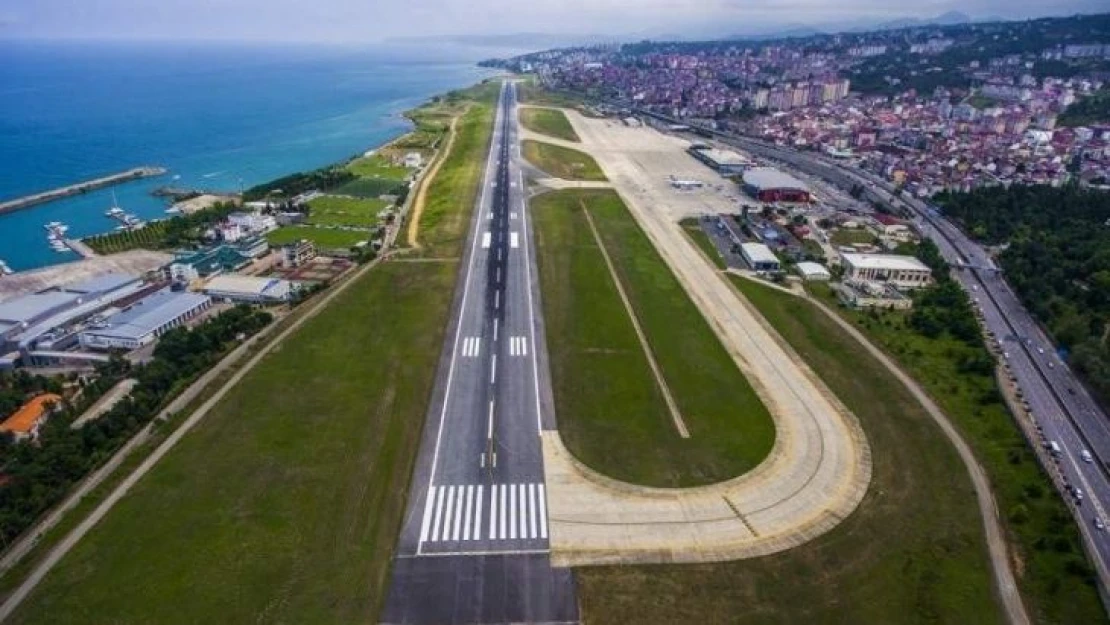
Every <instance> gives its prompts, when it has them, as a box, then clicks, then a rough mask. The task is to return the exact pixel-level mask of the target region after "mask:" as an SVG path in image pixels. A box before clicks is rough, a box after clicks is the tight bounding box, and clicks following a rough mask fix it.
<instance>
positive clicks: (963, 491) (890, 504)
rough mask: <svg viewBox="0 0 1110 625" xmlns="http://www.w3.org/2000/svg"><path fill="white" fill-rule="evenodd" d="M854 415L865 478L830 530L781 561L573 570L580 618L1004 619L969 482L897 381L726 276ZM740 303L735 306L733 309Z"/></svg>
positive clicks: (823, 326) (792, 305)
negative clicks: (858, 498) (866, 455)
mask: <svg viewBox="0 0 1110 625" xmlns="http://www.w3.org/2000/svg"><path fill="white" fill-rule="evenodd" d="M737 284H738V285H739V286H740V287H741V289H742V290H743V291H744V293H745V294H746V295H747V296H748V298H749V299H750V301H751V302H752V303H753V304H754V305H755V306H756V307H757V308H758V309H759V310H760V312H762V313H763V314H764V316H765V317H767V318H768V320H769V321H770V322H771V324H772V325H773V326H774V327H775V329H776V330H778V332H779V333H780V334H781V335H782V336H783V337H784V338H785V339H786V341H787V342H788V343H789V344H790V345H791V346H792V347H793V348H794V349H795V351H797V352H798V353H799V354H800V355H801V357H802V358H803V359H805V361H806V362H808V363H809V365H810V366H811V367H812V368H813V370H814V371H815V372H817V374H818V375H820V376H821V378H822V379H823V380H824V381H825V382H826V383H827V384H828V385H829V387H830V388H831V389H832V390H833V391H834V392H835V393H836V394H837V396H838V397H839V398H840V399H841V400H842V401H843V402H844V403H845V404H846V405H847V406H848V407H849V408H850V409H851V410H852V411H853V412H854V413H855V414H856V416H857V417H858V418H859V419H860V422H861V424H862V426H863V428H864V430H865V431H866V433H867V438H868V442H869V443H870V445H871V453H872V462H873V475H872V481H871V486H870V489H869V490H868V492H867V495H866V496H865V497H864V500H863V501H862V502H861V504H860V506H859V508H858V509H857V510H856V511H855V512H854V513H853V514H852V515H851V516H849V517H848V518H847V519H845V520H844V521H843V522H842V523H841V524H840V525H839V526H837V527H836V529H834V530H833V531H831V532H829V533H828V534H825V535H823V536H820V537H818V538H816V539H815V540H813V541H812V542H810V543H807V544H805V545H803V546H801V547H798V548H795V549H791V550H789V551H786V552H784V553H780V554H776V555H771V556H767V557H763V558H757V559H753V560H743V561H738V562H729V563H721V564H707V565H689V566H677V565H658V566H638V567H598V568H583V569H578V587H579V593H580V601H581V604H582V606H583V617H584V619H585V621H586V622H595V623H625V622H642V621H643V620H644V615H651V616H650V619H649V620H650V622H651V623H653V624H656V625H669V624H680V623H742V624H748V623H761V624H762V623H767V624H775V623H814V624H829V625H843V624H845V623H851V624H853V625H864V624H874V625H887V624H890V623H899V624H929V623H960V624H972V623H1001V622H1002V615H1001V612H1000V610H999V609H998V607H997V605H996V603H995V600H994V596H993V594H992V589H991V580H990V576H989V564H988V560H987V553H986V546H985V544H984V540H983V534H982V524H981V521H980V519H979V517H978V514H977V508H976V506H975V499H974V493H973V490H972V487H971V482H970V480H969V479H968V477H967V475H966V473H965V472H964V468H963V466H962V464H961V463H960V461H959V458H958V457H957V455H956V452H955V451H954V450H953V449H952V448H951V446H950V445H949V444H948V441H947V440H946V439H945V438H944V436H943V435H942V434H941V432H940V430H939V429H938V428H937V427H936V425H935V424H934V423H933V422H932V420H931V419H930V418H929V417H928V415H927V414H926V413H925V412H924V411H923V409H922V408H921V407H920V406H919V405H918V404H917V403H916V402H915V401H914V400H913V398H912V397H911V396H910V395H909V393H908V392H907V391H906V390H905V389H904V387H902V385H901V384H900V383H899V382H898V381H897V380H895V379H894V378H893V377H892V376H891V375H890V374H889V373H888V372H887V371H886V370H885V369H884V368H883V367H882V365H881V364H879V363H878V361H876V360H874V359H873V358H871V357H870V356H869V355H868V354H867V353H866V352H864V351H863V349H862V348H861V347H860V346H859V345H858V344H857V343H855V342H854V341H853V340H852V339H851V338H850V337H848V336H847V335H845V334H844V333H843V331H841V330H840V329H839V328H838V327H837V326H836V325H835V324H834V322H833V321H832V320H830V319H828V318H827V317H825V316H824V315H823V314H822V313H821V312H820V311H818V310H816V309H815V308H814V307H813V306H812V305H811V304H809V303H807V302H805V301H803V300H800V299H799V298H797V297H795V296H792V295H789V294H786V293H782V292H780V291H777V290H775V289H772V288H769V287H765V286H761V285H757V284H754V283H751V282H748V281H744V280H742V279H739V278H737ZM738 305H739V304H738Z"/></svg>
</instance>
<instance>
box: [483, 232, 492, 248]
mask: <svg viewBox="0 0 1110 625" xmlns="http://www.w3.org/2000/svg"><path fill="white" fill-rule="evenodd" d="M490 241H492V235H491V234H490V233H488V232H483V233H482V249H486V248H488V247H489V244H490Z"/></svg>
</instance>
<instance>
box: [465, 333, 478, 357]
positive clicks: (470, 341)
mask: <svg viewBox="0 0 1110 625" xmlns="http://www.w3.org/2000/svg"><path fill="white" fill-rule="evenodd" d="M481 352H482V337H480V336H468V337H466V339H464V340H463V348H462V356H463V358H477V357H478V354H480V353H481Z"/></svg>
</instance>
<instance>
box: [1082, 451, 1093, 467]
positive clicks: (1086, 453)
mask: <svg viewBox="0 0 1110 625" xmlns="http://www.w3.org/2000/svg"><path fill="white" fill-rule="evenodd" d="M1079 457H1080V458H1082V459H1083V462H1086V463H1088V464H1090V463H1092V462H1094V461H1095V460H1094V458H1092V457H1091V452H1090V451H1088V450H1086V449H1084V450H1083V451H1081V452H1079Z"/></svg>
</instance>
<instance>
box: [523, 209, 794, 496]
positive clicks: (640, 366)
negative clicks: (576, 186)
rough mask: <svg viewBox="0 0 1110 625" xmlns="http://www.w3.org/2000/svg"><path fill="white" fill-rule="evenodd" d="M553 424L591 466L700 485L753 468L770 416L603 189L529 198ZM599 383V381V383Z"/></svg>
mask: <svg viewBox="0 0 1110 625" xmlns="http://www.w3.org/2000/svg"><path fill="white" fill-rule="evenodd" d="M580 202H584V203H585V204H586V206H587V207H588V209H589V211H590V215H591V216H592V217H593V219H594V222H595V224H596V225H597V228H598V230H599V231H600V233H601V237H602V239H603V241H604V242H605V247H606V249H607V250H608V251H609V255H610V256H611V258H612V260H613V264H614V265H615V266H616V269H617V272H618V275H619V276H620V278H621V282H622V284H623V285H624V287H625V290H626V292H627V293H628V296H629V299H630V300H631V301H632V304H633V308H634V309H635V310H636V313H637V316H638V318H639V320H640V323H641V326H642V327H643V329H644V332H645V334H646V335H647V339H648V342H649V344H650V345H651V348H652V351H653V352H654V354H655V357H656V360H657V362H658V363H659V366H660V368H661V369H662V371H663V376H664V378H665V379H666V381H667V384H668V386H669V387H670V389H671V391H672V393H673V395H674V398H675V401H676V402H677V403H678V406H679V410H680V412H681V413H682V416H683V418H684V420H685V422H686V425H687V427H688V428H689V430H690V434H691V436H690V438H688V439H683V438H681V437H680V436H679V435H678V431H677V430H676V428H675V425H674V423H673V421H672V419H671V415H670V413H669V412H668V410H667V407H666V405H665V404H664V402H663V399H662V396H661V394H660V392H659V390H658V388H657V386H656V383H655V380H654V378H653V377H652V374H651V370H650V369H649V366H648V363H647V359H646V357H645V356H644V353H643V350H642V348H641V347H640V343H639V341H638V339H637V337H636V334H635V332H634V329H633V326H632V322H631V321H630V319H629V317H628V314H627V312H626V311H625V308H624V306H623V304H622V303H621V301H620V298H619V296H618V294H617V291H616V288H615V286H614V285H613V283H612V280H611V278H610V275H609V271H608V269H607V268H606V265H605V262H604V259H603V257H602V255H601V251H600V248H598V246H597V244H596V242H595V239H594V237H593V235H592V233H591V231H590V228H589V225H588V223H587V222H586V219H585V217H584V215H583V212H582V207H581V204H580ZM532 212H533V214H534V215H535V224H536V234H537V240H538V245H537V250H538V258H539V263H540V276H541V284H542V287H543V294H544V297H543V306H544V319H545V323H546V324H547V332H548V337H549V340H548V345H549V349H550V350H551V366H552V378H553V383H554V392H555V403H556V412H557V414H558V415H559V429H560V432H561V433H562V435H563V439H564V440H565V441H566V443H567V446H568V448H569V449H570V450H571V452H573V453H574V454H575V455H576V456H577V457H578V458H579V459H581V460H582V461H583V462H585V463H586V464H587V465H589V466H591V467H592V468H594V469H596V470H598V471H600V472H602V473H605V474H606V475H609V476H611V477H615V478H617V479H622V480H626V481H629V482H635V483H638V484H649V485H653V486H685V485H692V484H706V483H711V482H716V481H720V480H724V479H728V478H732V477H736V476H737V475H740V474H741V473H744V472H745V471H747V470H748V469H751V468H752V467H754V466H755V465H756V464H758V463H759V462H760V461H761V460H763V458H764V457H765V456H766V455H767V453H768V452H769V451H770V449H771V446H772V444H773V443H774V436H775V432H774V426H773V424H772V422H771V417H770V415H769V414H768V413H767V410H766V409H765V408H764V406H763V404H762V403H761V402H760V401H759V399H758V397H756V395H755V392H754V391H753V390H752V388H751V386H750V385H749V384H748V383H747V380H746V379H745V378H744V377H743V375H742V374H741V373H740V371H739V370H738V369H737V367H736V365H735V363H734V362H733V361H732V359H731V357H730V356H729V355H728V353H727V352H726V351H725V349H724V347H723V346H722V345H721V344H720V342H719V341H718V339H717V337H716V335H715V334H714V333H713V331H712V330H711V329H710V327H709V325H708V323H707V322H706V321H705V319H704V317H702V315H701V313H700V311H698V309H697V307H696V306H694V304H693V302H691V301H690V299H689V298H688V297H687V295H686V293H685V291H683V289H682V287H681V285H680V284H679V283H678V281H677V279H676V278H675V277H674V276H673V275H672V274H671V271H670V269H669V268H668V267H667V265H666V264H665V263H664V262H663V260H662V259H661V258H660V257H659V255H658V254H657V253H656V252H655V249H654V247H653V246H652V245H651V242H650V241H648V239H647V237H646V236H645V235H644V234H643V232H642V231H641V230H640V229H639V226H637V225H636V223H635V221H634V220H633V219H632V216H631V215H630V214H629V213H628V211H627V209H626V208H625V207H624V204H623V203H622V202H621V201H620V198H619V197H618V196H617V195H616V194H615V193H613V192H611V191H585V192H584V191H561V192H556V193H548V194H545V195H542V196H539V197H538V198H536V199H535V200H534V201H533V203H532ZM600 380H604V383H599V381H600Z"/></svg>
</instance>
